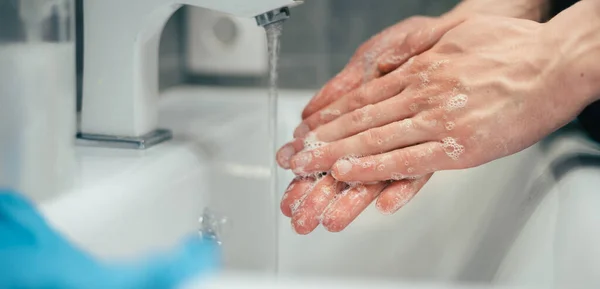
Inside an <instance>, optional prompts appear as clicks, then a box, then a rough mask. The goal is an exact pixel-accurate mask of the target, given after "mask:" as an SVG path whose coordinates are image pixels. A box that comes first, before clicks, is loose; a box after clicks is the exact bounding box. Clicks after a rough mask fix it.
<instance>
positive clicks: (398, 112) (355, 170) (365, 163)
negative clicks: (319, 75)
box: [291, 17, 588, 183]
mask: <svg viewBox="0 0 600 289" xmlns="http://www.w3.org/2000/svg"><path fill="white" fill-rule="evenodd" d="M558 47H560V45H559V39H557V37H555V35H553V33H552V31H550V30H549V29H548V30H546V29H544V24H540V23H537V22H532V21H528V20H520V19H512V18H503V17H474V18H472V19H469V20H467V21H464V22H462V23H460V24H458V25H456V27H455V28H453V29H451V30H450V31H449V32H447V33H446V34H445V35H444V36H443V37H442V38H441V39H440V41H439V42H438V43H437V44H436V45H435V46H434V47H433V48H432V49H430V50H428V51H427V52H425V53H423V54H421V55H419V56H417V57H414V58H412V59H410V60H409V61H407V62H406V63H405V64H403V65H402V66H401V67H400V68H398V69H396V70H394V71H393V72H391V73H389V74H387V75H385V76H384V77H382V78H380V80H379V81H378V82H377V83H376V82H375V81H373V82H371V83H369V84H367V85H366V86H365V87H364V89H362V90H364V91H365V92H364V94H365V95H367V96H368V97H365V98H364V99H365V102H364V107H362V108H361V109H359V110H356V111H353V112H350V113H347V114H345V115H342V116H340V117H339V118H337V119H335V120H334V121H331V122H329V123H327V124H325V125H322V126H320V127H318V128H316V129H315V130H314V131H313V132H311V133H310V134H309V136H310V137H311V138H313V139H316V140H319V141H322V142H325V143H326V144H324V145H322V146H321V147H319V148H318V149H315V150H312V151H306V152H301V153H299V154H297V155H296V156H294V157H293V158H292V160H291V167H292V169H293V170H294V171H295V172H297V173H303V174H305V173H311V172H318V171H323V170H325V171H327V170H331V172H332V175H333V177H334V178H335V179H337V180H338V181H343V182H349V181H354V182H365V183H368V182H374V181H382V180H394V179H405V178H412V177H419V176H422V175H427V174H429V173H432V172H435V171H439V170H451V169H464V168H470V167H475V166H479V165H481V164H484V163H486V162H489V161H492V160H494V159H497V158H500V157H504V156H507V155H510V154H513V153H516V152H518V151H520V150H523V149H525V148H527V147H529V146H530V145H532V144H534V143H535V142H537V141H538V140H539V139H541V138H542V137H544V136H546V135H548V134H549V133H551V132H552V131H554V130H556V129H558V128H559V127H561V126H563V125H564V124H566V123H567V122H568V121H570V120H572V119H573V118H574V117H575V116H576V115H577V113H578V112H580V111H581V110H582V109H583V108H584V107H585V105H587V104H588V103H587V102H585V101H582V100H580V99H573V101H569V102H565V101H561V99H560V97H564V96H565V95H569V91H568V89H566V88H565V86H564V85H563V84H562V82H561V79H562V77H563V75H561V71H564V69H562V68H563V67H560V65H563V63H562V62H561V61H559V60H558V59H559V57H557V56H558V55H560V51H559V50H558V49H559V48H558ZM389 57H392V58H393V57H395V55H390V56H389ZM380 64H381V65H380V67H382V68H383V70H385V66H386V59H385V57H384V58H382V59H381V60H380ZM375 83H376V84H375ZM370 84H373V85H370ZM384 85H388V86H391V85H394V86H398V89H397V90H389V91H380V90H379V87H381V86H384ZM345 97H352V96H351V95H349V96H345ZM340 131H343V132H344V133H342V134H340ZM346 131H351V132H352V133H345V132H346ZM355 133H358V134H355ZM346 135H350V136H349V137H346ZM353 156H356V157H353ZM360 156H362V157H360Z"/></svg>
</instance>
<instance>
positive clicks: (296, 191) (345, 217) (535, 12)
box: [277, 0, 545, 234]
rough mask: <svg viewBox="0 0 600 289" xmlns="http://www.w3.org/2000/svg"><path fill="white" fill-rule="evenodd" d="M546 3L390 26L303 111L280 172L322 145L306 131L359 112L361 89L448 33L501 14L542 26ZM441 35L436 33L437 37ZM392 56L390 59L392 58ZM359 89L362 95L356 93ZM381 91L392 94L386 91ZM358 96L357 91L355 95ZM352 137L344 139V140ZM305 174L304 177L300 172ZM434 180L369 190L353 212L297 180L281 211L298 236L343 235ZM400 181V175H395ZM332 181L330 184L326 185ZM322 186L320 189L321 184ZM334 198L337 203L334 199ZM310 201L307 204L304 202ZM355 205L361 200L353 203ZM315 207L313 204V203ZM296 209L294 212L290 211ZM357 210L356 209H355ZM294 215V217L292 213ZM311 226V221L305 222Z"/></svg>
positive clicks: (474, 2) (464, 9) (483, 6)
mask: <svg viewBox="0 0 600 289" xmlns="http://www.w3.org/2000/svg"><path fill="white" fill-rule="evenodd" d="M544 2H545V0H515V1H510V2H497V1H489V0H468V1H463V2H461V4H460V5H458V6H457V7H455V8H454V9H453V10H452V11H450V12H449V13H447V14H445V15H444V16H442V17H439V18H427V17H415V18H411V19H408V20H406V21H403V22H400V23H399V24H397V25H395V26H392V27H390V28H388V29H387V30H385V31H384V32H382V33H380V34H378V35H376V36H374V37H373V38H371V40H369V41H368V42H367V43H365V44H363V45H362V46H361V48H359V49H358V50H357V52H356V53H355V55H354V56H353V58H352V59H351V61H350V63H349V64H348V65H347V66H346V68H345V69H344V70H343V71H342V72H341V73H340V74H339V75H338V76H336V77H335V78H334V79H333V80H332V81H330V82H329V83H328V84H326V85H325V87H324V88H323V89H322V90H321V91H320V92H319V93H318V94H317V95H316V96H315V97H314V98H313V99H312V100H311V102H310V103H309V104H308V105H307V107H306V108H305V110H304V112H303V114H302V119H303V123H302V124H301V125H300V126H299V127H298V128H297V129H296V131H295V133H294V136H295V137H297V139H295V140H294V141H292V142H290V143H288V144H287V145H285V146H284V147H283V148H282V149H280V150H279V152H278V154H277V160H278V163H279V164H280V166H281V167H283V168H286V169H287V168H290V163H289V160H290V158H291V156H293V155H294V154H296V153H297V152H300V151H307V150H310V149H314V148H315V147H318V146H319V145H322V144H323V143H321V142H314V139H313V140H311V139H310V138H309V139H308V142H306V143H307V144H308V146H305V141H304V140H302V139H300V137H305V136H306V134H307V133H308V131H310V130H314V129H316V128H317V127H318V126H320V125H323V124H326V123H328V122H330V121H333V120H335V119H336V118H337V117H339V116H340V115H342V111H344V112H347V111H350V109H356V108H359V107H361V106H362V104H361V99H362V98H364V97H365V96H366V95H365V94H364V93H361V92H364V90H362V89H361V88H359V87H360V86H361V85H364V84H366V83H369V82H370V81H373V80H376V79H378V78H379V77H381V76H383V75H385V74H386V73H388V72H390V71H392V70H394V69H395V68H397V67H398V66H399V65H401V64H402V63H404V62H405V61H406V60H407V59H408V58H410V57H412V56H414V55H416V54H417V53H419V52H422V51H424V50H426V49H427V48H429V47H431V46H432V45H433V44H434V42H436V41H437V40H438V39H439V37H441V36H442V35H443V33H445V32H446V31H447V30H448V29H450V28H452V27H453V26H454V25H455V23H457V22H460V21H461V19H464V18H465V17H467V16H469V15H473V14H477V13H479V14H498V15H505V16H512V17H519V18H527V19H531V20H536V21H538V20H541V18H542V15H543V11H544V8H543V6H544V5H543V4H544ZM436 32H437V33H436ZM395 33H398V36H396V37H394V39H395V41H385V40H386V38H387V37H390V36H393V34H395ZM390 56H391V57H390ZM373 59H384V61H373ZM357 88H358V89H357ZM382 89H388V88H387V87H383V88H382ZM354 90H356V91H354ZM346 94H350V95H355V96H357V97H356V99H354V101H355V103H354V104H351V103H350V104H346V105H348V106H347V107H345V109H344V100H343V99H342V100H341V101H340V99H341V98H345V95H346ZM335 101H339V102H341V103H342V106H341V109H336V108H334V109H331V108H328V107H327V106H328V105H330V104H331V103H333V102H335ZM347 136H349V135H346V137H347ZM300 173H302V172H300ZM431 176H432V174H426V175H424V176H422V177H417V178H412V179H403V180H399V181H395V182H388V183H386V184H384V185H383V186H366V187H364V189H366V190H367V192H368V193H367V194H362V196H363V197H362V198H366V199H364V200H362V201H360V203H361V205H360V206H358V207H356V206H354V207H353V208H351V207H350V206H351V205H352V203H351V202H348V201H346V202H344V201H343V200H344V199H343V198H342V201H338V197H337V195H335V194H334V195H328V194H326V192H327V191H328V190H325V192H320V190H319V189H318V187H315V185H314V184H313V183H314V182H316V180H315V178H314V177H308V178H305V179H296V180H294V181H293V182H292V183H291V184H290V187H289V189H288V192H286V194H285V195H284V199H283V200H282V204H281V206H282V208H281V209H282V211H283V213H284V215H286V216H288V217H292V225H293V227H294V228H295V229H296V231H297V232H298V233H300V234H307V233H309V232H311V231H312V230H314V229H315V227H316V226H318V221H320V220H321V219H323V224H324V227H325V228H326V229H328V230H329V231H340V230H342V229H344V228H345V227H346V226H347V225H348V224H349V223H350V222H351V221H352V220H354V219H355V218H356V217H357V216H358V214H360V212H361V211H362V210H363V209H364V208H366V206H367V205H368V204H369V203H370V202H371V201H372V200H373V199H374V198H375V197H377V196H379V197H378V199H377V203H376V205H377V208H378V209H379V210H380V211H381V212H382V213H384V214H391V213H394V212H396V211H397V210H398V209H400V208H401V207H402V206H403V205H404V204H406V203H407V202H408V201H409V200H410V199H411V198H412V197H413V196H414V195H415V194H416V193H417V192H418V191H419V190H420V189H421V188H422V187H423V186H424V185H425V184H426V182H427V181H428V180H429V179H430V178H431ZM395 177H396V178H401V177H402V176H400V175H395ZM328 179H329V181H328ZM331 180H332V178H331V176H328V177H326V178H324V179H323V180H322V181H324V182H325V183H328V182H332V181H331ZM322 181H320V182H319V183H322ZM359 189H363V187H362V186H361V188H348V185H347V184H345V183H342V182H340V183H338V182H335V186H334V192H336V193H340V192H342V191H343V192H345V195H348V193H350V194H349V195H351V196H352V195H354V194H352V192H354V191H358V190H359ZM334 196H336V197H334ZM305 200H306V201H305ZM311 200H315V201H317V200H320V201H321V202H322V201H323V200H327V202H328V203H327V205H326V206H325V205H323V204H321V205H320V206H317V207H315V208H310V205H305V204H304V203H310V202H311ZM354 200H355V201H354V202H357V201H359V200H357V199H354ZM315 201H312V203H314V202H315ZM292 208H294V210H292ZM357 208H358V209H357ZM292 211H293V212H292ZM343 211H347V212H350V213H348V214H338V215H336V216H334V214H333V213H332V212H338V213H341V212H343ZM306 220H310V221H308V222H307V221H306Z"/></svg>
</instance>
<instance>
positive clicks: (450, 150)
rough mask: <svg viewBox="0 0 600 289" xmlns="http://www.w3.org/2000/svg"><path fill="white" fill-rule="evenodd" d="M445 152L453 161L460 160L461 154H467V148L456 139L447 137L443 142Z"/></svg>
mask: <svg viewBox="0 0 600 289" xmlns="http://www.w3.org/2000/svg"><path fill="white" fill-rule="evenodd" d="M442 148H443V149H444V152H445V153H446V154H447V155H448V156H449V157H450V158H451V159H453V160H458V158H459V157H460V155H461V154H463V153H464V152H465V147H464V146H462V145H460V144H459V143H457V142H456V140H455V139H454V138H451V137H447V138H444V139H443V140H442Z"/></svg>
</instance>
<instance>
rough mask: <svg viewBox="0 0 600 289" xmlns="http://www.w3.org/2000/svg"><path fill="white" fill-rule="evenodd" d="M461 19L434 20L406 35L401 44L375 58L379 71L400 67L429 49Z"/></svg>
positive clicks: (382, 72) (461, 20)
mask: <svg viewBox="0 0 600 289" xmlns="http://www.w3.org/2000/svg"><path fill="white" fill-rule="evenodd" d="M463 21H464V20H463V19H462V18H456V19H450V20H445V21H436V22H435V23H436V24H434V25H428V26H426V28H423V29H421V30H418V31H416V32H415V33H411V34H410V35H408V36H407V37H406V39H405V41H404V42H403V43H402V44H400V45H398V46H397V47H394V48H392V49H389V50H388V51H386V52H384V53H383V54H382V55H381V56H380V57H379V58H378V59H377V64H378V65H377V67H378V69H379V71H380V73H381V74H386V73H389V72H390V71H393V70H395V69H396V68H398V67H400V66H401V65H402V64H404V63H405V62H407V61H408V60H409V59H410V58H412V57H413V56H415V55H419V54H421V53H423V52H425V51H427V50H429V49H430V48H431V47H433V46H434V45H435V44H436V43H437V42H438V41H439V40H440V38H442V36H444V34H446V33H447V32H448V31H450V30H451V29H452V28H454V27H456V26H457V25H458V24H460V23H461V22H463Z"/></svg>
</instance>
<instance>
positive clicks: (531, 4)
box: [445, 0, 548, 21]
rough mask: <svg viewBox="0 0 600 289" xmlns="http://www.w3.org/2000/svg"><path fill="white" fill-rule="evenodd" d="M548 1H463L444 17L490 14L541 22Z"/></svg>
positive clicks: (544, 15)
mask: <svg viewBox="0 0 600 289" xmlns="http://www.w3.org/2000/svg"><path fill="white" fill-rule="evenodd" d="M547 4H548V0H463V1H462V2H460V3H459V4H458V5H457V6H456V7H455V8H454V9H452V10H451V11H450V12H448V13H447V14H446V15H445V16H465V15H470V14H474V13H476V14H491V15H496V16H506V17H515V18H522V19H529V20H534V21H542V20H543V19H544V18H545V17H546V15H547V11H548V9H547V7H548V5H547Z"/></svg>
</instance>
